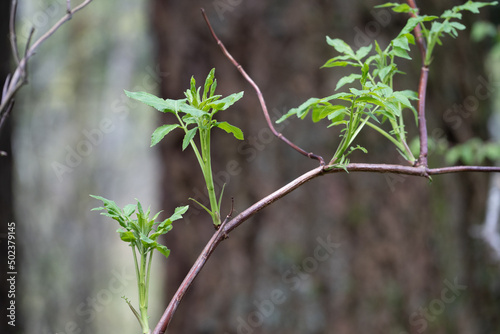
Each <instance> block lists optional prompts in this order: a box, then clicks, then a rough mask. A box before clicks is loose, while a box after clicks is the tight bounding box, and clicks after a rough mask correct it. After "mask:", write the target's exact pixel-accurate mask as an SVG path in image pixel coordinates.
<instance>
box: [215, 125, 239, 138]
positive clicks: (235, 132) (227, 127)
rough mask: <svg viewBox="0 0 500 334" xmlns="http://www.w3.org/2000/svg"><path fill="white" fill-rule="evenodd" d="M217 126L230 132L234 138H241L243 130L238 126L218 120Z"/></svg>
mask: <svg viewBox="0 0 500 334" xmlns="http://www.w3.org/2000/svg"><path fill="white" fill-rule="evenodd" d="M217 127H218V128H220V129H222V130H224V131H226V132H227V133H232V134H233V136H234V137H235V138H236V139H239V140H243V131H241V129H240V128H238V127H236V126H234V125H231V124H229V123H228V122H218V123H217Z"/></svg>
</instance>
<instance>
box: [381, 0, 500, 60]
mask: <svg viewBox="0 0 500 334" xmlns="http://www.w3.org/2000/svg"><path fill="white" fill-rule="evenodd" d="M497 4H498V1H490V2H474V1H467V2H466V3H465V4H463V5H461V6H455V7H453V8H451V9H448V10H446V11H445V12H444V13H443V14H441V16H428V15H422V16H420V15H418V13H417V12H416V11H415V10H414V9H413V8H411V7H410V6H408V5H407V4H399V3H394V2H391V3H386V4H384V5H380V6H377V8H381V7H392V10H393V11H395V12H398V13H412V14H414V15H415V16H414V17H412V18H410V19H409V21H408V24H407V25H406V27H405V29H403V30H406V31H408V32H411V30H413V28H415V27H416V26H417V25H418V24H420V27H421V29H422V35H423V36H424V38H425V42H426V45H427V50H426V54H425V60H424V65H425V66H429V65H430V63H431V61H432V53H433V51H434V47H435V46H436V44H437V45H442V43H441V38H443V37H444V35H450V36H452V37H454V38H455V37H457V36H458V30H464V29H465V26H464V25H463V24H461V23H460V22H457V21H453V20H454V19H455V20H461V19H462V13H461V12H463V11H469V12H472V13H474V14H478V13H479V9H480V8H482V7H485V6H493V5H497ZM424 22H432V25H431V27H430V28H428V27H426V26H425V24H424Z"/></svg>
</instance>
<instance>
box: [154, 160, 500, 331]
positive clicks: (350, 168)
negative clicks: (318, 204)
mask: <svg viewBox="0 0 500 334" xmlns="http://www.w3.org/2000/svg"><path fill="white" fill-rule="evenodd" d="M344 171H347V172H372V173H394V174H405V175H413V176H420V177H428V176H429V175H437V174H446V173H458V172H498V173H500V167H487V166H455V167H443V168H433V169H429V168H425V167H423V166H418V167H413V166H401V165H388V164H365V163H352V164H348V165H347V166H346V168H345V169H344V168H338V167H336V166H332V165H329V166H320V167H317V168H315V169H312V170H310V171H309V172H307V173H305V174H302V175H301V176H299V177H298V178H296V179H295V180H293V181H291V182H290V183H288V184H286V185H285V186H283V187H281V188H280V189H278V190H276V191H275V192H273V193H272V194H270V195H268V196H266V197H264V198H263V199H261V200H260V201H258V202H256V203H255V204H253V205H252V206H250V207H249V208H248V209H246V210H245V211H243V212H241V213H240V214H239V215H237V216H236V217H234V218H233V219H231V220H229V221H224V223H222V225H221V226H220V228H219V229H218V230H217V231H216V232H215V233H214V235H213V236H212V238H211V239H210V240H209V241H208V243H207V245H206V246H205V248H204V249H203V251H202V252H201V254H200V255H199V256H198V259H196V261H195V263H194V264H193V266H192V267H191V270H190V271H189V273H188V274H187V275H186V277H185V278H184V281H183V282H182V283H181V285H180V286H179V288H178V289H177V291H176V292H175V294H174V296H173V297H172V299H171V301H170V303H169V304H168V306H167V308H166V310H165V312H164V313H163V315H162V317H161V319H160V321H159V322H158V324H157V325H156V327H155V329H154V331H153V334H163V333H165V331H166V329H167V327H168V324H169V323H170V321H171V320H172V317H173V315H174V313H175V311H176V310H177V307H178V305H179V303H180V302H181V300H182V298H183V297H184V295H185V294H186V291H187V290H188V289H189V287H190V286H191V285H192V284H193V281H194V279H195V278H196V276H198V274H199V273H200V271H201V269H202V268H203V267H204V266H205V264H206V262H207V260H208V258H209V257H210V256H211V255H212V253H213V251H214V250H215V248H216V247H217V246H218V245H219V244H220V242H221V241H223V240H224V239H226V238H227V236H228V234H229V233H230V232H231V231H232V230H234V229H235V228H236V227H238V226H239V225H241V224H242V223H243V222H245V221H246V220H248V219H249V218H250V217H252V216H253V215H255V214H256V213H257V212H259V211H261V210H262V209H264V208H265V207H267V206H269V205H271V204H272V203H274V202H276V201H277V200H279V199H281V198H283V197H284V196H286V195H287V194H289V193H291V192H292V191H294V190H295V189H297V188H299V187H300V186H302V185H303V184H305V183H307V182H309V181H311V180H312V179H315V178H316V177H318V176H322V175H325V174H333V173H338V172H344Z"/></svg>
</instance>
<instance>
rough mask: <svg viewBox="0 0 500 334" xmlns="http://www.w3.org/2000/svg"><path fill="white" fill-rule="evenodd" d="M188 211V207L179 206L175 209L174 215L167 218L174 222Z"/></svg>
mask: <svg viewBox="0 0 500 334" xmlns="http://www.w3.org/2000/svg"><path fill="white" fill-rule="evenodd" d="M188 209H189V205H184V206H179V207H177V208H175V211H174V214H173V215H172V216H171V217H170V218H169V219H170V220H171V221H175V220H178V219H181V218H182V215H183V214H185V213H186V211H187V210H188Z"/></svg>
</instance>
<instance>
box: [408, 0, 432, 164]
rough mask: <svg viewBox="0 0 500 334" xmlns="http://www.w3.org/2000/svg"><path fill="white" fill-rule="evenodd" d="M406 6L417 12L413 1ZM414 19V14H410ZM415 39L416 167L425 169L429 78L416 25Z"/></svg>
mask: <svg viewBox="0 0 500 334" xmlns="http://www.w3.org/2000/svg"><path fill="white" fill-rule="evenodd" d="M408 5H409V6H410V7H411V8H413V9H416V10H417V11H418V7H417V5H416V3H415V1H414V0H408ZM411 15H412V16H413V17H416V16H417V14H416V13H411ZM414 32H415V37H416V39H417V44H418V47H419V48H420V54H421V55H422V68H421V70H420V81H419V84H418V99H419V100H418V130H419V136H420V154H419V157H418V161H417V162H416V164H415V165H416V166H424V167H426V168H427V166H428V165H427V150H428V148H427V121H426V119H425V96H426V91H427V79H428V76H429V67H428V66H427V64H426V63H425V56H426V53H427V47H426V46H425V41H424V37H423V36H422V29H421V28H420V25H417V26H416V27H415V29H414Z"/></svg>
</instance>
